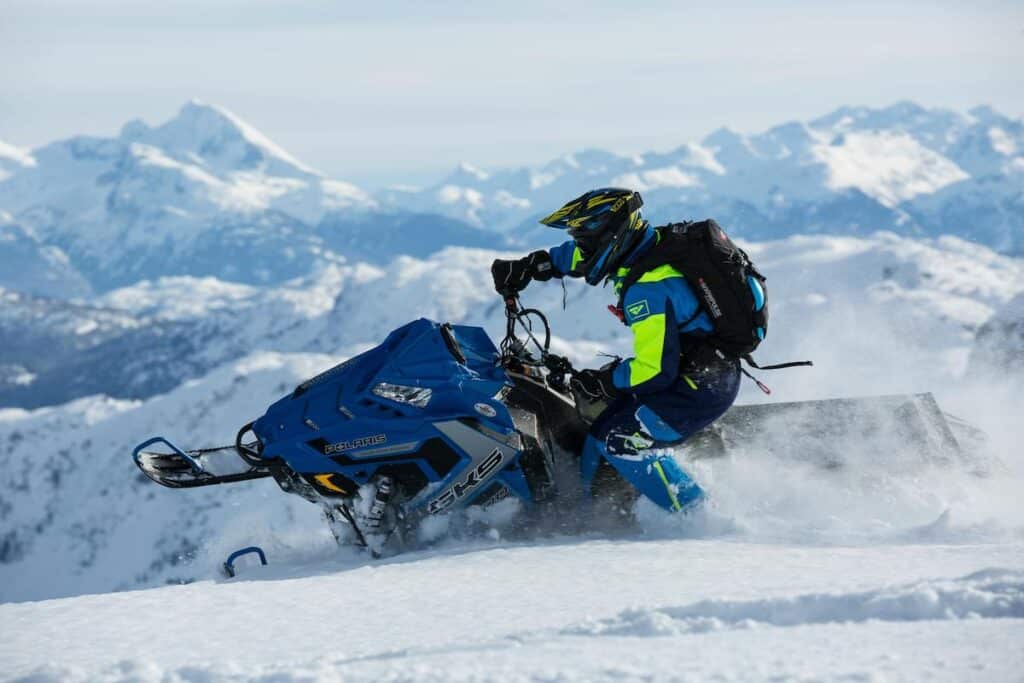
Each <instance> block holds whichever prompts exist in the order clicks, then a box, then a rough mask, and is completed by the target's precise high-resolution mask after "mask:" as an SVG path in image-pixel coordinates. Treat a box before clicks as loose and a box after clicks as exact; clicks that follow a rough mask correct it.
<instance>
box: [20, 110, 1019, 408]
mask: <svg viewBox="0 0 1024 683" xmlns="http://www.w3.org/2000/svg"><path fill="white" fill-rule="evenodd" d="M1022 181H1024V122H1022V121H1021V120H1020V119H1012V118H1009V117H1006V116H1004V115H1002V114H1000V113H998V112H996V111H994V110H992V109H991V108H988V107H978V108H975V109H972V110H971V111H970V112H968V113H966V114H961V113H957V112H952V111H947V110H942V109H926V108H923V107H920V106H918V105H915V104H912V103H906V102H904V103H897V104H895V105H893V106H891V107H887V108H883V109H870V108H865V107H844V108H841V109H838V110H836V111H835V112H832V113H830V114H827V115H825V116H823V117H820V118H818V119H814V120H812V121H809V122H806V123H798V122H790V123H785V124H782V125H780V126H776V127H774V128H771V129H769V130H768V131H765V132H763V133H758V134H741V133H737V132H734V131H731V130H728V129H724V128H723V129H719V130H718V131H715V132H713V133H711V134H710V135H708V136H707V137H706V138H704V139H703V140H701V141H699V142H693V143H686V144H684V145H682V146H680V147H679V148H677V149H675V150H671V151H668V152H649V153H646V154H638V155H632V156H624V155H619V154H614V153H611V152H608V151H602V150H585V151H582V152H579V153H577V154H572V155H568V156H565V157H562V158H559V159H555V160H553V161H550V162H547V163H543V164H540V165H538V166H535V167H526V168H517V169H499V170H495V171H484V170H481V169H478V168H476V167H474V166H472V165H470V164H468V163H467V164H462V165H460V167H459V168H457V169H456V170H455V171H454V172H453V173H451V174H450V175H449V176H448V177H446V178H444V179H443V180H441V181H440V182H438V183H436V184H434V185H432V186H429V187H426V188H419V189H416V188H408V187H403V188H390V189H385V190H382V191H380V192H377V193H371V192H369V191H366V190H364V189H361V188H359V187H357V186H356V185H354V184H352V183H349V182H345V181H341V180H333V179H329V178H327V177H325V176H324V175H323V174H321V173H319V172H317V171H316V170H314V169H311V168H309V167H308V166H306V165H305V164H303V163H302V162H301V161H299V160H297V159H295V158H294V157H293V156H292V155H290V154H289V153H288V152H286V151H284V150H283V149H281V148H280V147H279V146H278V145H276V144H274V143H273V142H272V141H271V140H270V139H268V138H267V137H266V136H265V135H263V134H261V133H260V132H259V131H257V130H255V129H254V128H253V127H252V126H250V125H248V124H246V123H245V122H244V121H242V120H241V119H240V118H239V117H238V116H236V115H235V114H233V113H231V112H229V111H227V110H226V109H224V108H222V107H218V106H215V105H210V104H205V103H202V102H198V101H192V102H189V103H186V104H185V105H184V106H183V107H182V109H181V110H180V111H179V112H178V114H177V115H176V116H175V117H174V118H172V119H171V120H169V121H167V122H165V123H163V124H160V125H157V126H150V125H148V124H146V123H144V122H142V121H138V120H136V121H130V122H129V123H127V124H125V126H124V127H123V128H122V130H121V131H120V133H119V134H118V135H117V136H116V137H113V138H98V137H84V136H80V137H75V138H71V139H68V140H61V141H57V142H54V143H51V144H48V145H44V146H42V147H39V148H36V149H31V150H25V149H20V148H17V147H15V146H13V145H10V144H6V143H0V348H2V349H3V351H2V352H0V405H9V406H20V407H26V408H30V407H39V406H45V405H56V404H60V403H64V402H66V401H68V400H71V399H74V398H77V397H82V396H89V395H93V394H105V395H109V396H112V397H118V398H127V399H142V398H146V397H149V396H153V395H155V394H160V393H163V392H166V391H168V390H171V389H173V388H174V387H175V386H177V385H178V384H180V383H181V382H182V381H185V380H187V379H194V378H198V377H202V376H203V375H204V374H205V373H207V372H208V371H210V370H212V369H213V368H215V367H217V366H219V365H220V364H223V363H225V362H229V361H231V360H232V359H236V358H239V357H241V356H243V355H245V354H247V353H250V352H252V351H256V350H261V349H264V350H272V351H306V350H312V351H320V352H324V351H326V352H331V353H336V352H338V351H339V350H341V349H347V348H349V347H350V345H353V344H355V345H358V344H368V343H372V342H373V341H374V340H375V339H378V338H379V337H380V336H382V335H383V334H384V333H386V332H387V331H388V330H389V329H391V328H392V327H394V326H395V325H397V324H399V323H401V322H404V320H405V317H406V316H407V315H412V314H414V313H416V312H428V311H429V312H433V314H434V315H436V316H439V317H451V318H454V319H459V318H462V317H470V318H473V317H474V316H476V317H479V314H477V313H476V312H475V310H474V306H477V305H490V306H492V307H493V305H494V304H493V301H492V300H491V299H490V295H489V294H488V293H487V292H488V286H487V284H486V282H485V280H486V278H483V279H482V280H481V279H480V278H477V277H475V276H474V277H472V278H470V277H469V275H468V274H467V271H466V269H465V268H464V267H462V266H458V267H452V268H451V269H445V268H444V267H437V266H436V265H431V266H430V267H429V268H427V267H426V266H424V265H423V264H428V263H429V264H436V259H437V256H436V253H437V252H439V251H441V250H443V249H451V248H461V249H469V250H470V251H468V252H459V253H473V252H472V249H477V248H489V249H508V250H510V251H518V252H520V253H521V252H522V250H525V249H527V248H533V247H537V246H541V245H550V244H552V243H555V242H557V241H559V239H560V236H559V235H557V234H555V233H553V232H552V231H551V229H549V228H545V227H543V226H540V225H538V224H537V223H536V219H537V218H538V217H539V216H541V215H542V214H544V213H547V212H549V211H550V210H552V209H553V208H555V207H557V206H559V205H560V204H562V203H564V202H565V201H566V200H568V199H570V198H572V197H574V196H576V195H577V194H579V193H581V192H583V191H585V190H586V189H588V188H591V187H594V186H600V185H625V186H629V187H633V188H636V189H638V190H640V191H641V192H642V193H643V195H644V197H645V201H646V203H645V212H646V215H647V216H648V217H649V218H650V219H651V220H652V221H654V222H656V223H657V222H662V221H669V220H673V219H675V220H678V219H680V218H688V217H704V216H714V217H715V218H716V219H718V220H719V222H721V223H722V224H724V225H726V226H727V227H728V229H729V230H730V232H731V233H732V234H733V235H734V236H736V237H738V238H740V239H742V240H745V241H747V242H750V241H757V242H764V241H766V240H767V241H771V240H781V239H787V238H789V237H791V236H794V235H814V234H827V235H846V236H850V235H856V236H862V237H866V236H869V235H873V234H875V233H876V232H877V231H879V230H883V231H887V232H888V233H890V234H895V235H900V236H905V237H912V238H917V239H924V240H926V243H928V244H933V245H939V244H943V242H942V240H943V239H946V238H944V237H942V236H943V235H956V236H958V237H960V238H963V239H968V240H971V241H973V242H975V243H978V244H980V245H984V246H986V247H988V248H989V250H991V251H985V250H983V251H979V252H977V254H978V255H981V254H984V256H983V258H984V259H987V260H988V261H991V259H994V258H996V256H995V253H1000V252H1001V253H1003V254H1008V255H1012V254H1016V253H1019V252H1020V251H1021V247H1022V245H1024V200H1022V191H1024V182H1022ZM929 248H932V247H929ZM442 253H444V252H442ZM448 253H452V252H448ZM432 255H433V256H432ZM979 257H981V256H979ZM460 258H461V257H460ZM477 261H478V262H476V266H475V267H477V268H479V269H480V272H481V273H483V274H486V271H487V267H488V262H487V259H486V258H480V259H477ZM425 268H426V270H427V271H428V272H430V273H431V277H430V278H429V279H425V280H422V281H421V280H420V279H419V278H418V276H415V275H413V274H412V273H417V272H421V271H422V270H423V269H425ZM872 277H875V278H877V277H878V275H877V274H873V275H872ZM410 281H411V282H416V283H417V285H416V286H415V287H413V288H408V287H406V286H405V284H404V283H406V282H410ZM866 284H867V283H865V286H866ZM878 284H885V283H884V282H881V281H880V282H879V283H878ZM927 284H928V283H927V282H924V283H918V284H917V285H915V287H920V288H921V289H922V290H924V289H925V287H924V286H923V285H927ZM467 286H470V287H472V288H473V291H474V294H473V296H474V297H476V299H475V301H476V303H474V304H473V305H472V306H461V305H454V304H453V303H452V302H453V301H464V300H465V294H464V293H463V290H464V289H465V288H466V287H467ZM573 291H574V290H573ZM410 300H411V301H413V302H414V303H415V306H414V307H412V308H410V307H409V301H410ZM996 303H998V302H996ZM311 320H315V321H318V322H317V323H316V325H312V326H311V325H310V324H308V323H309V321H311ZM984 322H985V321H984V320H981V319H978V320H975V321H973V322H972V325H973V327H972V329H976V328H977V326H979V325H981V324H982V323H984ZM573 324H579V321H575V322H574V323H573ZM317 325H319V327H317ZM300 328H301V329H302V330H303V332H301V333H300V332H299V331H298V330H299V329H300ZM314 328H316V329H315V330H314ZM607 336H609V337H611V336H614V334H613V332H612V331H611V330H609V331H608V332H607ZM40 349H46V352H45V353H41V352H40Z"/></svg>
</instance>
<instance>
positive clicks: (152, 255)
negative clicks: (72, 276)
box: [0, 101, 494, 294]
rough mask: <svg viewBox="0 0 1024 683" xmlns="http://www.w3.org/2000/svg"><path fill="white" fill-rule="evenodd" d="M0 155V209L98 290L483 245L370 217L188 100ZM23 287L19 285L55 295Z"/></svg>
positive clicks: (449, 227)
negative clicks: (102, 131)
mask: <svg viewBox="0 0 1024 683" xmlns="http://www.w3.org/2000/svg"><path fill="white" fill-rule="evenodd" d="M0 162H2V163H3V166H0V210H3V211H5V212H6V213H7V214H9V215H10V216H12V217H13V220H14V221H15V222H17V223H18V224H19V225H21V226H22V227H23V228H24V229H25V230H27V231H28V232H30V233H31V234H32V235H33V236H34V237H35V238H36V239H37V240H38V241H39V242H40V244H42V245H43V246H44V247H50V248H57V249H60V250H62V252H63V253H64V254H66V255H67V257H68V259H69V260H70V264H71V266H73V268H75V269H77V271H78V272H79V273H80V274H81V275H83V276H84V277H85V278H86V279H87V280H88V281H89V283H90V284H91V285H92V287H94V288H95V289H97V290H100V291H104V290H109V289H111V288H114V287H118V286H125V285H130V284H133V283H135V282H137V281H139V280H143V279H155V278H159V277H162V276H175V275H191V276H197V277H202V276H211V275H212V276H217V277H219V278H221V279H225V280H232V281H236V282H244V283H278V282H282V281H284V280H287V279H290V278H293V277H299V276H305V275H308V274H309V273H310V272H311V271H312V270H314V269H315V268H317V267H319V266H321V265H323V264H324V263H326V262H335V263H337V262H343V261H344V260H345V259H348V260H371V261H375V260H382V259H383V260H387V259H389V258H390V256H391V255H392V254H393V253H395V252H396V251H397V252H400V253H413V254H416V255H420V256H425V255H427V254H429V253H431V252H432V251H434V250H435V249H436V246H437V245H438V244H462V245H466V246H487V245H490V244H493V241H494V240H493V237H488V236H487V235H485V234H483V233H481V232H480V231H479V230H476V229H473V228H471V227H469V226H467V225H464V224H462V223H461V222H459V221H456V220H452V219H450V218H444V217H441V216H437V215H425V214H422V213H420V214H417V213H412V212H409V211H406V210H403V209H400V208H399V209H396V210H386V211H380V210H379V209H378V206H377V203H376V202H375V201H374V200H373V199H371V198H370V197H369V196H368V195H367V193H366V192H364V191H363V190H361V189H359V188H358V187H356V186H355V185H352V184H351V183H347V182H343V181H338V180H332V179H329V178H326V177H324V176H323V175H321V174H320V173H318V172H316V171H314V170H313V169H311V168H309V167H307V166H305V165H304V164H302V163H301V162H299V161H298V160H296V159H295V158H293V157H292V156H291V155H289V154H288V153H287V152H285V151H284V150H282V149H281V148H280V147H278V146H277V145H275V144H274V143H273V142H271V141H270V140H269V139H267V138H266V137H265V136H264V135H262V134H261V133H259V132H258V131H256V130H255V129H254V128H252V127H251V126H249V125H248V124H246V123H245V122H243V121H242V120H241V119H239V118H238V117H237V116H235V115H234V114H232V113H231V112H229V111H227V110H225V109H223V108H221V107H217V106H214V105H208V104H204V103H201V102H197V101H193V102H189V103H188V104H186V105H185V106H184V107H183V108H182V109H181V111H180V112H179V113H178V115H177V116H176V117H175V118H173V119H171V120H170V121H168V122H166V123H164V124H162V125H159V126H156V127H150V126H148V125H147V124H145V123H144V122H142V121H138V120H136V121H131V122H129V123H128V124H126V125H125V126H124V128H123V129H122V130H121V133H120V135H118V136H117V137H115V138H95V137H75V138H71V139H69V140H62V141H59V142H55V143H52V144H49V145H45V146H43V147H40V148H37V149H34V150H31V152H23V151H21V150H17V149H15V148H13V147H11V146H9V145H7V146H3V147H0ZM427 237H429V238H430V239H429V240H428V239H427ZM35 277H36V278H39V277H41V276H39V275H36V276H35ZM32 284H33V283H32V282H31V281H30V280H29V279H26V281H25V287H24V288H20V287H18V288H17V289H23V291H25V292H26V293H34V294H53V293H54V292H52V291H44V290H42V289H39V288H32V287H30V285H32Z"/></svg>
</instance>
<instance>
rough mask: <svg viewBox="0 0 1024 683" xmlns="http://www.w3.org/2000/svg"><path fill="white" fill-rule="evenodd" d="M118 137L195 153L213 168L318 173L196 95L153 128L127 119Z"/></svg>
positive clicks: (225, 111) (167, 148) (304, 173)
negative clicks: (169, 118)
mask: <svg viewBox="0 0 1024 683" xmlns="http://www.w3.org/2000/svg"><path fill="white" fill-rule="evenodd" d="M121 137H122V138H123V139H125V140H128V141H132V142H143V143H147V144H153V145H156V146H158V147H160V148H161V149H165V150H172V151H175V152H180V153H184V154H187V155H194V156H197V157H199V158H201V159H202V160H203V161H204V162H205V163H207V164H208V165H210V166H212V167H215V168H224V169H233V168H237V169H254V168H258V167H264V168H265V170H269V171H270V172H272V173H274V174H275V175H316V176H319V175H320V174H319V173H317V172H316V171H314V170H313V169H312V168H310V167H308V166H306V165H305V164H303V163H302V162H301V161H299V160H298V159H296V158H295V157H293V156H292V155H291V154H289V153H288V152H286V151H285V150H284V149H282V148H281V147H279V146H278V145H277V144H275V143H274V142H273V141H272V140H271V139H270V138H268V137H267V136H266V135H264V134H263V133H261V132H260V131H259V130H257V129H256V128H255V127H253V126H252V125H250V124H248V123H246V122H245V121H243V120H242V119H241V118H240V117H239V116H237V115H235V114H234V113H232V112H231V111H230V110H228V109H226V108H224V107H221V106H219V105H215V104H208V103H206V102H204V101H202V100H198V99H193V100H189V101H188V102H186V103H185V104H184V105H183V106H182V107H181V109H180V110H178V114H177V115H176V116H175V117H174V118H173V119H171V120H170V121H168V122H166V123H164V124H162V125H159V126H157V127H155V128H150V127H149V126H147V125H146V124H145V123H144V122H142V121H138V120H135V121H129V122H128V123H127V124H125V126H124V128H123V129H122V130H121ZM268 166H269V167H272V168H266V167H268Z"/></svg>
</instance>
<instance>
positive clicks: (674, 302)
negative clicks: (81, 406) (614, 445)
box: [548, 228, 714, 394]
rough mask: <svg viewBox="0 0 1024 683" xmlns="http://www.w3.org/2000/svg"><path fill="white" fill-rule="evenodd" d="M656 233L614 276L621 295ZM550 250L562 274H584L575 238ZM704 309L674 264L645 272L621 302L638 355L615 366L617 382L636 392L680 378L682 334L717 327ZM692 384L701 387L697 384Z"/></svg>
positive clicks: (660, 387)
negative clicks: (637, 262)
mask: <svg viewBox="0 0 1024 683" xmlns="http://www.w3.org/2000/svg"><path fill="white" fill-rule="evenodd" d="M657 239H658V236H657V232H656V231H655V230H654V229H653V228H648V234H647V236H646V237H645V238H644V241H643V242H641V243H640V245H639V246H637V248H636V249H635V250H634V251H633V253H632V254H631V255H630V257H629V258H628V259H627V260H626V262H625V264H624V265H623V267H621V268H619V270H618V272H616V273H614V274H613V275H612V276H611V278H610V279H611V282H612V286H613V288H614V293H615V295H616V297H617V296H618V295H619V292H620V291H621V289H622V282H623V280H624V279H625V278H626V275H627V274H628V273H629V266H630V264H631V263H635V262H636V261H637V260H638V259H639V258H640V256H642V255H643V254H645V253H646V252H647V250H648V249H650V248H652V247H653V246H654V245H655V244H656V243H657ZM548 253H549V254H550V255H551V262H552V264H553V265H554V268H555V271H556V272H557V275H558V276H559V277H562V276H569V277H581V276H582V274H581V273H579V272H578V271H577V269H576V268H577V266H578V265H579V263H580V261H581V260H582V256H581V255H580V251H579V249H578V248H577V247H576V244H575V243H574V242H573V241H572V240H569V241H568V242H565V243H563V244H560V245H558V246H557V247H553V248H552V249H550V250H549V251H548ZM699 309H700V304H699V303H698V301H697V297H696V296H695V295H694V293H693V290H692V289H691V288H690V285H689V284H688V283H687V282H686V278H684V277H683V274H682V273H680V272H679V271H678V270H676V269H675V268H673V267H672V266H670V265H664V266H659V267H658V268H655V269H653V270H651V271H648V272H646V273H644V274H643V275H642V276H641V277H640V279H639V280H637V282H636V284H634V285H632V286H631V287H630V288H629V289H628V290H626V298H625V300H624V301H623V302H622V312H623V315H624V321H623V322H625V324H626V325H627V326H628V327H629V329H630V330H632V331H633V357H632V358H627V359H625V360H624V361H622V362H621V363H620V364H619V365H618V367H617V368H615V372H614V374H613V381H614V383H615V386H616V387H617V388H619V389H621V390H623V391H629V392H632V393H635V394H646V393H652V392H656V391H664V390H665V389H668V388H669V387H671V386H672V385H673V384H674V383H675V382H676V380H677V379H679V362H680V356H679V354H680V339H679V338H680V336H681V335H693V336H706V335H708V334H710V333H711V332H713V331H714V327H713V326H712V324H711V319H710V318H709V317H708V315H707V314H706V313H704V312H702V311H700V310H699ZM684 379H685V378H684ZM692 381H693V380H689V382H691V383H692ZM691 387H693V388H696V387H694V386H693V385H692V384H691Z"/></svg>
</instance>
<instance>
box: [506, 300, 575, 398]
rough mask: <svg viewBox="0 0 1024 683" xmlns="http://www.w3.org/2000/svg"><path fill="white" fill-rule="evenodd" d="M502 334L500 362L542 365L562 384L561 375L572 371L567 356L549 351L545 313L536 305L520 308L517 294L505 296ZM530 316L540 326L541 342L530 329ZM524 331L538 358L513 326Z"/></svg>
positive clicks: (549, 343) (548, 333) (549, 335)
mask: <svg viewBox="0 0 1024 683" xmlns="http://www.w3.org/2000/svg"><path fill="white" fill-rule="evenodd" d="M505 318H506V320H507V324H506V328H505V338H504V339H503V340H502V342H501V361H500V362H501V364H502V365H505V366H507V365H509V364H520V365H532V366H535V367H536V366H543V367H545V368H547V369H548V370H549V371H550V372H551V377H552V378H553V379H554V381H555V383H556V384H559V385H564V384H565V382H564V377H565V375H573V374H575V372H576V370H575V369H574V368H573V367H572V363H570V362H569V359H568V358H565V357H563V356H559V355H557V354H554V353H551V352H550V351H549V350H548V349H550V348H551V325H550V323H548V319H547V316H545V315H544V314H543V313H542V312H540V311H539V310H537V309H536V308H523V307H522V305H521V304H520V302H519V296H518V295H509V296H505ZM533 318H536V319H538V320H539V321H540V324H541V325H543V327H544V343H543V344H541V343H540V341H538V339H537V337H536V336H534V333H533ZM517 325H518V326H519V327H521V328H522V330H523V332H525V333H526V337H527V341H532V342H533V343H534V345H535V346H536V347H537V350H538V351H539V358H534V357H533V356H532V355H531V354H530V352H529V351H528V350H527V344H526V341H524V340H522V339H520V338H519V337H518V336H517V335H516V326H517Z"/></svg>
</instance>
